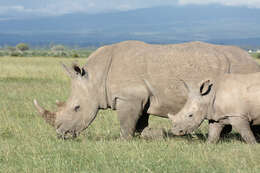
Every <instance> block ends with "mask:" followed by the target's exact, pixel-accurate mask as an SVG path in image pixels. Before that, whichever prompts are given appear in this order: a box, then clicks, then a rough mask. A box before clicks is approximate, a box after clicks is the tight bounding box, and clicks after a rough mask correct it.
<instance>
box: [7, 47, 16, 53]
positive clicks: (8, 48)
mask: <svg viewBox="0 0 260 173" xmlns="http://www.w3.org/2000/svg"><path fill="white" fill-rule="evenodd" d="M6 50H7V51H9V52H14V51H15V50H16V48H15V47H12V46H7V47H6Z"/></svg>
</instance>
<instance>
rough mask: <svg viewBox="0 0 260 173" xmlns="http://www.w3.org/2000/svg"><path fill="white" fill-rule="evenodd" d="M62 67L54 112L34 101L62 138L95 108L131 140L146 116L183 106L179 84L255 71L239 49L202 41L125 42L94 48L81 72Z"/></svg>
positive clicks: (92, 116) (74, 131) (91, 115)
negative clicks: (60, 97) (110, 115)
mask: <svg viewBox="0 0 260 173" xmlns="http://www.w3.org/2000/svg"><path fill="white" fill-rule="evenodd" d="M64 67H65V69H66V71H67V73H68V75H69V76H70V77H71V94H70V97H69V99H68V100H67V101H66V102H65V103H64V104H63V105H62V106H60V107H59V110H58V111H57V112H54V113H53V112H50V111H47V110H45V109H44V108H42V107H41V106H39V105H38V103H37V101H36V100H34V103H35V106H36V108H37V110H38V112H39V113H40V114H41V115H42V116H43V117H44V118H45V120H46V121H47V122H48V123H49V124H51V125H52V126H54V127H55V128H56V132H57V133H58V135H59V136H60V137H63V138H65V137H66V136H67V135H66V134H72V135H73V136H74V137H75V136H77V135H78V134H79V133H80V132H81V131H83V130H84V129H86V128H87V127H88V126H89V125H90V124H91V122H92V121H93V120H94V119H95V117H96V115H97V112H98V110H99V109H107V108H112V109H113V110H116V111H117V114H118V119H119V122H120V127H121V136H122V137H123V138H131V137H132V136H133V135H134V133H135V132H142V130H143V129H144V128H145V127H147V126H148V118H149V115H150V114H154V115H157V116H161V117H168V116H167V114H168V113H171V114H175V113H177V112H178V111H179V110H180V109H181V108H182V107H183V105H184V103H185V101H186V97H187V95H186V93H185V92H182V91H183V88H182V87H183V84H182V82H180V80H179V79H182V80H185V81H190V82H189V83H190V84H197V83H198V82H199V81H201V80H202V79H204V78H205V77H209V76H211V75H216V73H221V72H223V73H224V72H226V71H227V69H229V71H230V72H231V73H249V72H257V71H260V68H259V66H258V65H257V64H256V62H255V61H254V60H253V59H252V58H251V57H250V56H249V55H248V54H247V53H246V52H245V51H243V50H241V49H240V48H237V47H233V46H220V45H212V44H207V43H202V42H191V43H184V44H175V45H152V44H146V43H144V42H139V41H125V42H121V43H118V44H113V45H108V46H104V47H101V48H99V49H98V50H96V51H95V52H94V53H92V55H91V56H90V57H89V58H88V60H87V64H86V65H85V66H84V67H83V68H80V67H79V66H77V65H75V64H74V65H72V67H67V66H64ZM147 84H148V85H150V86H152V88H153V90H155V92H154V93H156V94H154V93H152V92H150V90H149V87H148V86H147Z"/></svg>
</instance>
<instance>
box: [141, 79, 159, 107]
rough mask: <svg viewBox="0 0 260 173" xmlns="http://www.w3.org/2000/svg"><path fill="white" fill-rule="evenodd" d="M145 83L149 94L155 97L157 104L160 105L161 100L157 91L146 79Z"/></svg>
mask: <svg viewBox="0 0 260 173" xmlns="http://www.w3.org/2000/svg"><path fill="white" fill-rule="evenodd" d="M143 81H144V83H145V87H146V88H147V90H148V92H149V95H150V96H153V97H154V98H155V100H156V102H157V103H158V102H159V98H158V97H157V96H158V95H157V93H156V90H155V89H154V88H153V87H152V85H151V84H150V83H149V82H148V81H147V80H146V79H143Z"/></svg>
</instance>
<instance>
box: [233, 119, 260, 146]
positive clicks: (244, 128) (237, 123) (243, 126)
mask: <svg viewBox="0 0 260 173" xmlns="http://www.w3.org/2000/svg"><path fill="white" fill-rule="evenodd" d="M229 119H230V124H231V125H232V126H233V127H234V129H235V130H236V131H237V132H238V133H239V134H240V135H241V136H242V138H243V139H244V140H245V141H246V143H248V144H256V143H257V142H256V139H255V136H254V134H253V132H252V130H251V128H250V124H249V122H248V121H247V120H246V119H244V118H242V117H239V116H233V117H230V118H229Z"/></svg>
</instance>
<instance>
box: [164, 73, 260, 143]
mask: <svg viewBox="0 0 260 173" xmlns="http://www.w3.org/2000/svg"><path fill="white" fill-rule="evenodd" d="M183 84H184V86H185V87H186V89H187V90H188V92H189V96H188V100H187V102H186V104H185V105H184V107H183V108H182V109H181V110H180V111H179V112H178V113H177V114H176V115H172V114H168V116H169V118H170V120H171V121H172V123H173V127H172V133H173V134H175V135H184V134H186V133H190V132H192V131H193V130H195V129H196V128H198V127H199V126H200V124H201V123H202V122H203V120H205V119H207V120H209V135H208V142H210V143H216V142H217V141H218V140H219V137H220V133H221V130H222V129H223V127H224V125H227V124H230V125H232V127H233V128H234V129H235V130H236V131H237V132H239V133H240V135H241V136H242V138H243V139H244V140H245V141H246V142H247V143H256V139H255V137H254V135H253V133H252V131H251V128H250V125H259V124H260V73H252V74H224V75H221V76H220V77H217V78H216V79H215V80H214V81H213V80H205V81H203V82H201V83H200V84H199V86H198V88H196V89H195V88H191V87H189V86H188V85H187V84H186V83H185V82H184V81H183Z"/></svg>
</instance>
